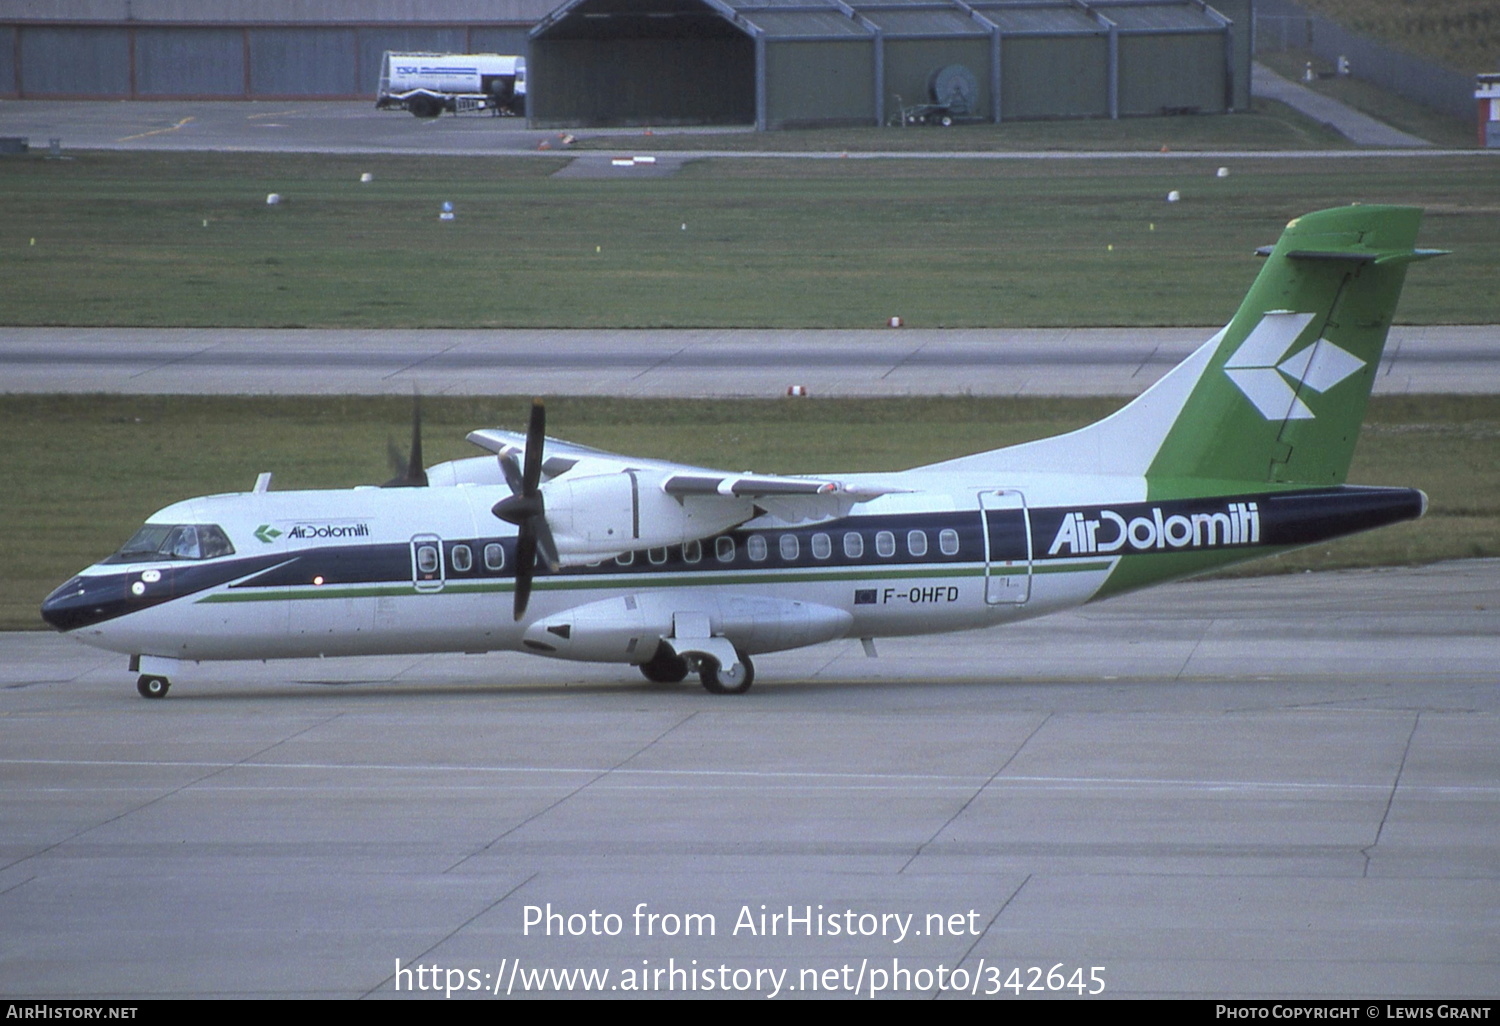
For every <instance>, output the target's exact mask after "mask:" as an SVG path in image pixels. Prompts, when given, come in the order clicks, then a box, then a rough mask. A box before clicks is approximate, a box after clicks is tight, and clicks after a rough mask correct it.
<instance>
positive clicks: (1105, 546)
mask: <svg viewBox="0 0 1500 1026" xmlns="http://www.w3.org/2000/svg"><path fill="white" fill-rule="evenodd" d="M1127 512H1128V511H1127ZM1259 542H1260V506H1259V504H1258V503H1254V502H1231V503H1229V505H1228V506H1227V507H1226V508H1225V510H1224V511H1223V512H1214V513H1190V514H1187V515H1186V516H1184V515H1183V514H1181V513H1173V514H1171V515H1170V516H1168V515H1165V514H1163V513H1162V509H1161V507H1160V506H1152V507H1151V512H1150V514H1149V515H1148V516H1137V517H1131V518H1130V519H1129V520H1127V519H1126V518H1125V516H1123V515H1121V514H1119V513H1116V512H1115V511H1114V510H1112V509H1101V510H1099V512H1098V513H1097V514H1095V515H1094V516H1093V517H1089V516H1088V515H1086V514H1084V513H1077V512H1074V513H1069V514H1068V515H1067V516H1065V517H1063V521H1062V524H1061V526H1059V527H1058V529H1057V535H1056V537H1054V538H1053V539H1052V546H1051V547H1050V548H1049V549H1048V550H1047V555H1049V556H1056V555H1059V554H1062V555H1072V556H1084V555H1090V556H1092V555H1098V554H1099V553H1101V552H1105V553H1107V552H1119V551H1121V550H1123V549H1127V548H1128V549H1129V550H1130V551H1133V552H1146V551H1148V550H1150V549H1198V548H1204V547H1219V546H1224V545H1255V544H1258V543H1259Z"/></svg>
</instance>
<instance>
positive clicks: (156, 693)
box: [135, 673, 172, 698]
mask: <svg viewBox="0 0 1500 1026" xmlns="http://www.w3.org/2000/svg"><path fill="white" fill-rule="evenodd" d="M171 687H172V682H171V681H169V680H167V678H165V677H158V676H156V675H154V674H150V673H143V674H141V676H140V677H139V678H138V679H137V680H136V682H135V689H136V690H137V691H139V692H140V693H141V697H142V698H166V697H167V692H168V691H169V690H170V689H171Z"/></svg>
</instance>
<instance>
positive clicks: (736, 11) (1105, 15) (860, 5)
mask: <svg viewBox="0 0 1500 1026" xmlns="http://www.w3.org/2000/svg"><path fill="white" fill-rule="evenodd" d="M976 15H977V17H976ZM694 16H697V17H702V16H709V17H719V18H722V19H724V20H725V21H727V22H729V23H730V24H733V25H735V26H736V27H738V28H739V29H740V30H741V31H743V32H746V33H748V34H749V35H752V36H761V37H764V38H767V39H847V38H859V37H866V38H868V37H870V36H873V35H876V34H877V33H878V34H880V35H884V36H888V37H891V38H898V39H899V38H944V37H973V36H984V35H988V34H989V28H988V25H989V24H993V25H995V26H997V27H998V28H999V30H1000V33H1001V34H1002V35H1010V34H1017V35H1085V34H1086V35H1095V34H1097V33H1099V32H1101V31H1106V30H1108V29H1109V28H1111V27H1114V28H1116V29H1117V30H1118V31H1120V32H1125V33H1129V32H1151V31H1177V32H1181V31H1212V30H1215V29H1218V28H1220V27H1221V26H1222V22H1221V21H1220V20H1218V19H1217V18H1215V17H1214V16H1213V15H1212V14H1210V13H1209V11H1208V10H1205V9H1204V8H1202V7H1200V6H1199V5H1198V4H1196V3H1192V2H1188V0H1115V2H1110V0H1103V2H1094V3H1088V4H1085V3H1083V2H1082V0H969V2H964V0H569V2H567V3H564V4H562V5H561V6H559V7H558V8H556V9H555V10H554V11H552V13H551V14H549V15H548V16H547V17H546V18H545V19H543V21H542V22H541V24H539V25H538V26H537V27H536V28H535V29H534V30H533V35H546V34H548V33H550V32H552V31H553V30H554V29H555V28H556V27H557V26H559V25H562V24H564V23H566V25H567V30H566V31H567V33H568V34H569V35H580V34H587V35H608V34H611V33H613V32H616V31H618V30H619V27H620V26H622V25H623V24H624V23H626V22H628V21H631V20H635V19H652V20H656V21H657V22H658V29H660V27H661V23H662V22H665V21H667V20H669V19H672V18H681V17H694ZM591 29H592V31H590V30H591Z"/></svg>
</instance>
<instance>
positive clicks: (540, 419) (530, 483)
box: [522, 399, 547, 494]
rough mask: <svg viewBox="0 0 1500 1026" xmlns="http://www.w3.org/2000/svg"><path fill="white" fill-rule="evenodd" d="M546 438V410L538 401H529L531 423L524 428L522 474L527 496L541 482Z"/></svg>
mask: <svg viewBox="0 0 1500 1026" xmlns="http://www.w3.org/2000/svg"><path fill="white" fill-rule="evenodd" d="M546 437H547V408H546V407H545V406H543V405H542V401H541V400H540V399H533V400H531V423H530V424H529V425H527V427H526V470H525V472H524V473H523V474H522V480H523V481H524V482H525V488H526V492H527V494H530V493H532V492H534V491H536V489H537V486H538V485H540V484H541V481H542V442H543V440H544V439H545V438H546Z"/></svg>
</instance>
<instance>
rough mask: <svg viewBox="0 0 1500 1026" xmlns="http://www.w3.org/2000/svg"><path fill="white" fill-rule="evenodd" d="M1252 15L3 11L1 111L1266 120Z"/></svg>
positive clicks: (1159, 0)
mask: <svg viewBox="0 0 1500 1026" xmlns="http://www.w3.org/2000/svg"><path fill="white" fill-rule="evenodd" d="M1251 3H1252V0H1212V2H1211V3H1210V2H1207V0H563V2H562V3H561V5H560V6H559V0H423V2H422V3H420V4H414V3H412V2H410V0H317V2H309V0H84V2H66V3H65V2H61V0H43V2H37V0H0V98H17V99H27V98H44V99H247V100H255V99H266V100H270V99H275V100H285V99H354V98H366V97H370V98H373V96H374V94H375V88H376V82H377V80H378V77H379V67H380V58H381V55H382V53H383V52H384V51H385V50H406V51H415V50H427V51H446V52H469V53H473V52H483V51H492V52H502V53H526V54H527V55H528V62H527V63H528V71H529V77H530V90H529V101H530V110H529V111H528V114H529V116H530V118H531V120H532V123H533V124H534V125H536V126H538V127H569V126H588V125H653V124H655V125H669V124H704V125H713V124H754V125H755V126H756V127H758V128H761V129H772V128H788V127H796V126H801V125H840V124H857V125H858V124H862V125H872V124H874V125H878V124H889V123H892V122H893V121H899V119H900V116H901V112H902V111H903V110H909V109H911V108H912V107H913V106H916V105H919V104H925V103H929V102H930V101H931V100H932V98H933V92H934V87H935V86H936V87H938V91H939V92H940V93H941V94H942V95H943V96H944V97H945V98H947V99H952V98H954V97H957V98H958V99H959V100H960V101H961V103H960V107H961V110H956V111H955V113H957V114H958V115H959V116H960V117H967V118H972V119H975V120H983V121H1006V120H1012V119H1025V118H1067V117H1126V116H1130V115H1138V114H1159V113H1163V112H1169V113H1187V112H1204V113H1217V112H1223V111H1232V110H1243V109H1247V108H1248V107H1249V105H1250V54H1251V49H1250V48H1251V35H1252V34H1251V31H1250V16H1251Z"/></svg>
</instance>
